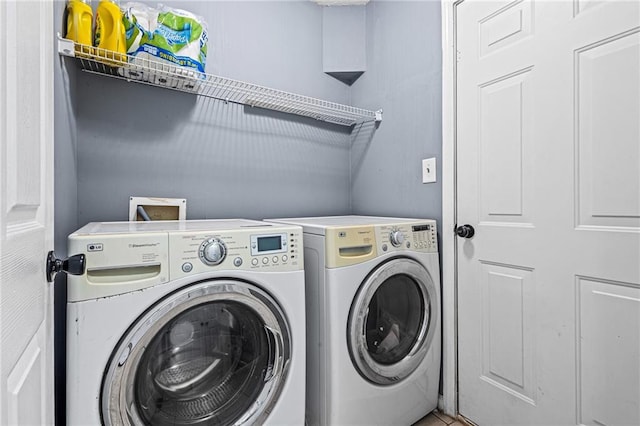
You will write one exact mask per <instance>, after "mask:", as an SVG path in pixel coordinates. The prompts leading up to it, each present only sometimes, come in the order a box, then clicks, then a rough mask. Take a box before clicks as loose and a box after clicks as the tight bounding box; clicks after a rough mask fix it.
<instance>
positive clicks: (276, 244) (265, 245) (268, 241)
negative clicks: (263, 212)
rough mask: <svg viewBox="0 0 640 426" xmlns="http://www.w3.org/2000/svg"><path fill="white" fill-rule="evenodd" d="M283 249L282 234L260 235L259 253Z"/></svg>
mask: <svg viewBox="0 0 640 426" xmlns="http://www.w3.org/2000/svg"><path fill="white" fill-rule="evenodd" d="M280 249H282V239H281V238H280V235H276V236H275V237H258V253H262V252H265V251H272V250H280Z"/></svg>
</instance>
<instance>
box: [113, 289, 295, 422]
mask: <svg viewBox="0 0 640 426" xmlns="http://www.w3.org/2000/svg"><path fill="white" fill-rule="evenodd" d="M215 301H236V302H239V303H241V304H243V305H244V306H247V307H250V308H252V309H253V310H254V311H255V312H256V314H257V316H258V317H259V318H260V319H261V320H262V321H263V323H264V326H265V329H266V331H265V332H270V333H271V334H272V335H273V337H274V340H275V342H276V344H275V347H274V348H273V349H272V353H271V354H270V357H271V359H272V362H273V365H272V371H273V374H270V377H269V378H266V380H265V382H264V387H263V389H262V392H261V393H260V394H259V395H258V398H257V399H256V401H254V403H253V404H252V406H251V408H250V409H249V410H247V411H246V412H245V413H244V415H243V416H242V417H240V418H239V419H238V420H237V421H236V423H234V425H236V426H239V425H246V424H253V423H257V424H260V423H262V422H264V419H265V418H266V417H267V416H268V415H269V414H270V412H271V410H272V409H273V406H274V405H275V403H276V402H277V400H278V397H279V395H280V393H281V391H282V387H283V386H282V385H283V384H284V381H285V380H286V377H287V374H288V370H289V363H290V357H291V344H292V342H291V332H290V327H289V325H288V321H287V318H286V316H285V314H284V312H283V311H282V309H281V308H280V307H279V305H278V304H277V303H276V302H275V300H274V299H273V298H272V297H271V296H270V295H269V294H268V293H266V292H265V291H264V290H262V289H260V288H259V287H257V286H255V285H252V284H250V283H247V282H244V281H240V280H233V279H211V280H205V281H201V282H197V283H192V284H190V285H188V286H186V287H183V288H182V289H181V290H178V291H176V292H174V293H172V294H170V295H167V296H165V297H164V298H163V299H161V300H159V301H158V302H156V303H155V304H154V305H153V306H151V308H150V309H149V310H147V311H146V312H145V313H144V314H143V315H141V316H140V317H139V318H138V319H137V320H136V321H134V322H133V324H132V325H131V327H130V328H129V330H128V331H127V332H126V333H125V334H124V336H123V338H122V339H121V340H120V342H119V343H118V345H117V346H116V349H115V350H114V352H113V353H112V356H111V358H110V360H109V364H108V366H107V370H106V372H105V375H104V379H103V384H102V392H101V393H102V395H101V398H100V415H101V418H102V422H103V424H104V425H106V426H110V425H118V426H120V425H136V426H137V425H142V424H144V421H143V420H142V418H141V417H140V415H139V414H138V412H137V410H136V408H135V404H133V403H132V401H133V392H134V390H133V389H134V387H133V377H135V372H136V369H137V368H138V364H139V362H140V359H141V358H142V355H143V353H144V349H145V348H146V346H147V345H148V344H149V343H150V342H151V340H152V339H153V338H154V337H155V336H156V334H157V332H158V331H160V330H161V329H162V328H163V327H164V326H165V325H166V324H167V323H168V322H169V321H171V320H172V319H173V318H175V317H176V316H177V315H179V314H180V313H182V312H184V311H186V310H188V309H190V308H192V307H194V306H197V305H200V304H204V303H209V302H215Z"/></svg>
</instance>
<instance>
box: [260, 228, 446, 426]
mask: <svg viewBox="0 0 640 426" xmlns="http://www.w3.org/2000/svg"><path fill="white" fill-rule="evenodd" d="M273 221H274V222H278V223H288V224H295V225H300V226H302V227H303V230H304V257H305V274H306V296H307V301H306V309H307V395H306V396H307V397H306V407H307V409H306V410H307V412H306V415H307V423H308V424H309V425H411V424H413V423H414V422H416V421H417V420H419V419H420V418H422V417H423V416H424V415H425V414H427V413H428V412H430V411H432V410H433V409H435V408H436V406H437V402H438V387H439V376H440V354H441V330H440V284H439V281H440V272H439V262H438V249H437V234H436V223H435V221H433V220H425V219H398V218H381V217H367V216H333V217H316V218H289V219H273Z"/></svg>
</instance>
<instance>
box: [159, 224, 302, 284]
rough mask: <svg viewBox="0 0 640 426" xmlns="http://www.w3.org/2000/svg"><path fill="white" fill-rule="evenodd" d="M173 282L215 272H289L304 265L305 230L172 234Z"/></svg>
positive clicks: (171, 267) (282, 229) (283, 229)
mask: <svg viewBox="0 0 640 426" xmlns="http://www.w3.org/2000/svg"><path fill="white" fill-rule="evenodd" d="M169 247H170V251H171V252H170V256H169V257H170V260H169V263H170V264H169V269H170V275H171V279H172V280H174V279H177V278H181V277H185V276H190V275H194V274H198V273H202V272H208V271H212V270H247V271H256V270H259V271H261V272H286V271H297V270H302V269H303V266H304V259H303V257H302V256H303V253H304V249H303V246H302V229H301V228H299V227H295V226H291V227H276V228H270V229H257V228H251V227H249V228H247V229H238V230H231V231H219V232H205V231H197V232H172V233H170V234H169Z"/></svg>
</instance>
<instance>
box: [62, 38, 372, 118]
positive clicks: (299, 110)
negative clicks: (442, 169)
mask: <svg viewBox="0 0 640 426" xmlns="http://www.w3.org/2000/svg"><path fill="white" fill-rule="evenodd" d="M58 54H60V55H62V56H67V57H72V58H76V59H77V60H78V62H79V63H80V66H81V68H82V70H83V71H86V72H90V73H94V74H101V75H105V76H108V77H113V78H117V79H121V80H126V81H128V82H135V83H141V84H147V85H151V86H157V87H162V88H165V89H171V90H178V91H181V92H188V93H193V94H195V95H198V96H204V97H207V98H213V99H218V100H221V101H223V102H225V103H229V102H232V103H236V104H241V105H248V106H251V107H259V108H265V109H271V110H274V111H280V112H284V113H288V114H295V115H301V116H304V117H311V118H315V119H316V120H321V121H326V122H329V123H334V124H338V125H342V126H354V125H358V124H363V123H367V122H375V123H376V125H379V123H380V122H381V121H382V110H381V109H380V110H377V111H370V110H366V109H362V108H356V107H352V106H349V105H343V104H338V103H335V102H329V101H325V100H322V99H317V98H312V97H309V96H304V95H297V94H295V93H290V92H284V91H281V90H277V89H271V88H268V87H264V86H259V85H256V84H252V83H246V82H243V81H239V80H233V79H230V78H225V77H220V76H216V75H213V74H206V73H201V72H198V71H196V70H192V69H187V68H183V67H179V66H174V65H170V64H168V63H163V62H159V61H154V60H151V59H146V58H140V57H137V56H131V55H125V54H121V53H117V52H112V51H108V50H104V49H99V48H97V47H92V46H86V45H82V44H78V43H75V42H73V41H72V40H67V39H65V38H62V37H61V36H60V35H58Z"/></svg>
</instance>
